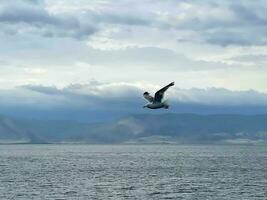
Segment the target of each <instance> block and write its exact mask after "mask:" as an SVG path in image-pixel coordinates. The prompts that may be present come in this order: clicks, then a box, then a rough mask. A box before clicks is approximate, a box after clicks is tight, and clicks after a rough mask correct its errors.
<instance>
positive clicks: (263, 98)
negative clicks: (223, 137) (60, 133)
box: [0, 82, 267, 122]
mask: <svg viewBox="0 0 267 200" xmlns="http://www.w3.org/2000/svg"><path fill="white" fill-rule="evenodd" d="M146 89H149V90H148V91H149V92H151V93H153V92H155V91H156V90H157V88H152V87H151V88H150V87H149V86H146ZM144 91H145V90H144V88H142V86H141V85H138V84H136V85H134V84H128V83H116V84H115V83H112V84H108V83H99V82H91V83H90V84H86V85H81V84H80V85H69V86H68V87H65V88H62V89H59V88H56V87H47V86H40V85H39V86H34V85H25V86H21V87H19V88H17V89H15V90H7V91H3V90H2V91H0V97H1V98H0V99H1V100H0V107H1V109H0V112H1V113H4V114H9V115H12V116H16V117H20V118H25V117H27V118H41V119H64V120H69V119H72V120H73V119H74V120H80V121H90V122H96V121H103V120H111V119H115V118H118V117H122V116H126V115H130V114H137V113H151V112H152V111H151V110H147V109H143V108H142V107H143V105H144V104H146V103H147V102H146V101H145V100H144V99H143V97H142V93H143V92H144ZM166 98H167V99H168V100H169V103H170V105H171V110H170V112H178V113H184V112H190V113H201V114H210V113H213V114H214V113H242V114H263V113H267V94H265V93H259V92H256V91H239V92H234V91H229V90H226V89H220V88H210V89H206V90H203V89H188V90H185V89H179V88H171V89H170V91H169V92H168V93H167V94H166ZM18 99H22V101H18ZM166 112H169V111H167V110H159V111H153V113H166Z"/></svg>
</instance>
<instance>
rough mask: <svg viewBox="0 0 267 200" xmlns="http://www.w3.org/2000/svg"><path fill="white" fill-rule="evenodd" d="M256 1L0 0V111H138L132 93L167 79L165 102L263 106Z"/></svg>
mask: <svg viewBox="0 0 267 200" xmlns="http://www.w3.org/2000/svg"><path fill="white" fill-rule="evenodd" d="M266 9H267V4H266V2H265V1H263V0H257V1H250V0H236V1H230V0H223V1H212V0H164V1H163V0H142V1H139V0H90V1H88V0H75V1H73V0H57V1H55V0H12V1H9V0H2V1H0V25H1V26H0V27H1V28H0V44H1V45H0V74H1V76H0V113H4V114H5V113H7V114H14V115H19V116H22V117H23V116H30V117H33V118H34V117H38V116H39V117H40V116H43V117H44V118H51V116H53V117H54V118H64V119H65V118H67V117H66V116H69V115H72V116H76V115H77V116H79V117H78V118H83V117H85V116H87V117H85V118H86V119H89V118H90V119H91V118H93V117H94V116H99V118H101V116H102V117H103V116H105V115H111V116H120V114H121V113H124V114H129V113H136V112H144V111H143V110H142V109H140V108H142V105H143V104H144V103H145V101H144V100H143V99H142V93H143V92H144V91H150V92H151V93H154V92H155V91H156V90H157V89H159V88H160V87H161V86H164V85H165V84H168V83H169V82H171V81H175V83H176V86H175V88H171V89H170V91H169V92H168V94H167V97H168V98H169V99H170V101H171V102H172V104H173V105H174V107H173V109H172V110H171V111H172V112H176V111H177V112H179V111H181V110H182V111H184V112H200V111H199V109H200V108H199V106H200V107H201V109H200V110H209V109H211V110H216V112H221V111H225V109H224V108H225V107H228V108H232V109H226V111H227V112H228V111H229V112H233V110H235V111H236V112H241V111H242V110H243V111H244V110H247V111H248V113H251V112H252V113H259V111H260V113H262V112H263V113H265V112H266V110H267V101H266V100H267V67H266V66H265V65H266V63H267V57H266V55H267V26H266V25H267V13H266ZM140 104H141V105H140ZM208 107H209V109H208ZM185 108H187V109H185ZM215 108H219V111H218V109H215ZM244 108H245V109H244ZM36 110H38V112H37V111H36ZM141 110H142V111H141ZM214 112H215V111H214ZM18 113H20V114H18ZM75 113H76V115H75ZM266 113H267V112H266ZM49 116H50V117H49ZM88 116H90V117H88ZM73 118H75V117H73ZM96 118H97V119H98V117H96Z"/></svg>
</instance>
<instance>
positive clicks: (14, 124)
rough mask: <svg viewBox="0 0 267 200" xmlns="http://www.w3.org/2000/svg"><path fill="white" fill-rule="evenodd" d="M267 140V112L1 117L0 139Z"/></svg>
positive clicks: (100, 140)
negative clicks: (109, 118) (90, 119)
mask: <svg viewBox="0 0 267 200" xmlns="http://www.w3.org/2000/svg"><path fill="white" fill-rule="evenodd" d="M225 141H228V142H231V141H232V142H234V141H258V142H259V141H267V115H253V116H251V115H249V116H246V115H195V114H164V115H133V116H129V117H126V118H122V119H120V120H117V121H114V122H110V123H99V124H86V123H80V122H75V121H40V120H14V119H11V118H8V117H4V116H1V117H0V142H1V143H5V142H30V143H47V142H85V143H124V142H133V143H139V142H145V143H154V142H159V143H163V142H166V143H172V142H175V143H213V142H225Z"/></svg>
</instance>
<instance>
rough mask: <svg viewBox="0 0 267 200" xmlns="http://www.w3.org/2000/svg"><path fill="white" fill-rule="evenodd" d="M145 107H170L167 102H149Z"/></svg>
mask: <svg viewBox="0 0 267 200" xmlns="http://www.w3.org/2000/svg"><path fill="white" fill-rule="evenodd" d="M144 107H145V108H150V109H158V108H165V109H168V108H169V105H168V104H167V103H166V102H163V103H149V104H146V105H145V106H144Z"/></svg>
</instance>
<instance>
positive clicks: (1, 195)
mask: <svg viewBox="0 0 267 200" xmlns="http://www.w3.org/2000/svg"><path fill="white" fill-rule="evenodd" d="M0 161H1V162H0V199H19V200H20V199H25V200H26V199H79V200H80V199H101V200H102V199H203V200H204V199H205V200H206V199H211V200H214V199H243V200H245V199H249V200H253V199H262V200H265V199H267V190H266V188H267V146H238V145H235V146H230V145H217V146H216V145H210V146H205V145H201V146H195V145H189V146H183V145H179V146H178V145H177V146H176V145H0Z"/></svg>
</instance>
